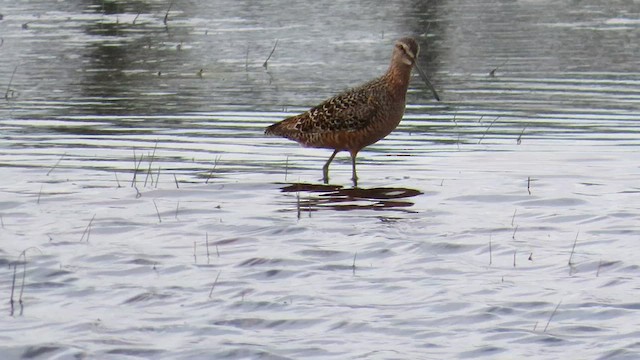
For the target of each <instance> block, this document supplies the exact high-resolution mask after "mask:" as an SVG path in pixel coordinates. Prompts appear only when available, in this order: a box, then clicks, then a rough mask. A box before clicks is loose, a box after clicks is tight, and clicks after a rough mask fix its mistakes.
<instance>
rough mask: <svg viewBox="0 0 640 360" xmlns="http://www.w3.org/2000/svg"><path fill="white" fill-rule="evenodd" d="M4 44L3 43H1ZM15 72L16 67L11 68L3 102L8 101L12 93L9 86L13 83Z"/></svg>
mask: <svg viewBox="0 0 640 360" xmlns="http://www.w3.org/2000/svg"><path fill="white" fill-rule="evenodd" d="M3 43H4V41H3ZM16 71H18V65H16V66H15V67H14V68H13V72H12V73H11V78H10V79H9V84H8V85H7V91H6V92H5V93H4V99H5V100H9V97H10V96H9V94H10V93H12V91H11V84H12V83H13V77H14V76H15V75H16Z"/></svg>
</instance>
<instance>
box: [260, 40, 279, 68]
mask: <svg viewBox="0 0 640 360" xmlns="http://www.w3.org/2000/svg"><path fill="white" fill-rule="evenodd" d="M276 46H278V39H276V43H275V44H273V49H271V52H270V53H269V56H267V60H265V61H264V63H263V64H262V67H264V68H265V69H267V66H268V64H267V63H268V62H269V59H271V56H272V55H273V53H274V52H275V51H276Z"/></svg>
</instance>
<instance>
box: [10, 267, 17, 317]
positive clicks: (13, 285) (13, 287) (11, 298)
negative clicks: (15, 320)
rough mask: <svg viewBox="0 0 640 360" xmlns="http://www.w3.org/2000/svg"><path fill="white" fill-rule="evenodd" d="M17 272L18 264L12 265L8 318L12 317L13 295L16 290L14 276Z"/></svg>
mask: <svg viewBox="0 0 640 360" xmlns="http://www.w3.org/2000/svg"><path fill="white" fill-rule="evenodd" d="M17 272H18V262H15V263H14V264H13V279H12V280H11V297H10V298H9V304H10V305H11V312H10V316H13V303H14V301H13V294H14V292H15V288H16V274H17Z"/></svg>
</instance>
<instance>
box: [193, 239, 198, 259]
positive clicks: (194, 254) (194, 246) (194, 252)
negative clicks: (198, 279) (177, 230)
mask: <svg viewBox="0 0 640 360" xmlns="http://www.w3.org/2000/svg"><path fill="white" fill-rule="evenodd" d="M193 263H194V264H197V263H198V257H197V255H196V242H195V241H194V242H193Z"/></svg>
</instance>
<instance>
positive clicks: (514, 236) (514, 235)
mask: <svg viewBox="0 0 640 360" xmlns="http://www.w3.org/2000/svg"><path fill="white" fill-rule="evenodd" d="M518 226H519V225H516V228H515V229H513V235H511V238H512V239H513V240H515V239H516V231H518Z"/></svg>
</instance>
